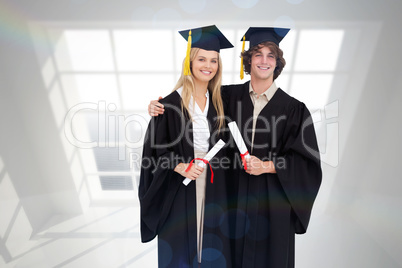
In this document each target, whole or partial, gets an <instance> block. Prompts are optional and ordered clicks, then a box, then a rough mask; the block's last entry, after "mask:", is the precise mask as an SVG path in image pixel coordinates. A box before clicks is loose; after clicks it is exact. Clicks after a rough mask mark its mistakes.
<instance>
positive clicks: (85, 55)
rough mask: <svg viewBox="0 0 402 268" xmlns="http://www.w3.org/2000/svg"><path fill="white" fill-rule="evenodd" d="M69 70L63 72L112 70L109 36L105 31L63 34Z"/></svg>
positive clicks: (78, 31)
mask: <svg viewBox="0 0 402 268" xmlns="http://www.w3.org/2000/svg"><path fill="white" fill-rule="evenodd" d="M64 36H65V39H66V43H67V49H68V52H69V54H70V60H71V69H67V70H63V71H75V72H77V71H78V72H79V71H112V70H114V65H113V58H112V48H111V42H110V34H109V32H108V31H105V30H87V31H84V30H68V31H65V32H64Z"/></svg>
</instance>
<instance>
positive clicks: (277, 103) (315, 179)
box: [149, 27, 322, 268]
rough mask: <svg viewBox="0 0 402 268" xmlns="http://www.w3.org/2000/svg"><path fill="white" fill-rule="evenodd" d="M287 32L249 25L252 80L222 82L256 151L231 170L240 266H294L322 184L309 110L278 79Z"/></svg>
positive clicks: (246, 56) (246, 57)
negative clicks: (297, 236) (297, 246)
mask: <svg viewBox="0 0 402 268" xmlns="http://www.w3.org/2000/svg"><path fill="white" fill-rule="evenodd" d="M288 31H289V29H283V28H257V27H252V28H249V30H248V31H247V32H246V34H245V40H246V41H249V42H250V48H249V50H248V51H245V52H243V53H242V57H243V64H244V69H245V71H246V73H248V74H250V76H251V80H250V81H248V82H246V83H244V84H240V85H229V86H223V87H222V99H223V101H224V102H225V105H226V107H225V115H227V116H229V117H230V118H231V119H232V120H233V121H236V123H237V125H238V127H239V130H240V132H241V134H242V136H243V139H244V141H245V144H246V146H247V149H248V152H249V154H250V158H249V159H247V161H246V165H245V166H244V168H243V167H241V166H239V165H236V163H235V166H234V172H233V174H234V175H235V178H234V180H233V181H234V183H235V184H236V186H235V192H236V196H235V198H236V200H237V203H236V210H235V211H236V212H235V214H236V216H235V217H234V218H235V220H234V222H233V223H232V225H233V227H234V229H235V232H234V233H233V234H232V238H233V239H234V248H235V254H234V255H235V260H233V262H234V267H274V268H276V267H280V268H282V267H286V268H287V267H294V255H295V253H294V247H295V233H297V234H303V233H305V232H306V230H307V226H308V223H309V219H310V214H311V210H312V206H313V202H314V200H315V197H316V195H317V193H318V189H319V187H320V184H321V177H322V173H321V166H320V159H319V151H318V146H317V141H316V136H315V131H314V126H313V123H312V119H311V116H310V113H309V111H308V109H307V107H306V106H305V105H304V104H303V103H302V102H300V101H298V100H296V99H294V98H292V97H291V96H289V95H288V94H286V93H285V92H284V91H283V90H281V89H280V88H277V87H276V85H275V82H274V80H275V79H276V78H277V77H278V76H279V75H280V73H281V72H282V69H283V67H284V66H285V60H284V59H283V52H282V50H281V49H280V48H279V43H280V41H281V40H282V39H283V37H284V36H285V35H286V34H287V33H288ZM151 104H155V102H151ZM151 108H152V109H151ZM149 110H150V114H151V115H153V114H155V113H158V112H160V111H159V110H158V109H155V106H153V105H150V107H149ZM152 110H153V111H152ZM237 159H238V158H237Z"/></svg>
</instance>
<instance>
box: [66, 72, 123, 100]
mask: <svg viewBox="0 0 402 268" xmlns="http://www.w3.org/2000/svg"><path fill="white" fill-rule="evenodd" d="M66 76H70V75H66ZM71 78H72V79H74V80H75V83H76V87H77V91H78V94H79V101H80V102H92V103H98V102H99V101H106V103H107V104H109V103H115V104H116V105H117V107H119V106H120V105H119V97H118V91H117V86H116V77H115V75H110V74H76V75H73V76H71Z"/></svg>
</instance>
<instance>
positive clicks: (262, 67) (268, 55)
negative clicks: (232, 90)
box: [250, 46, 276, 83]
mask: <svg viewBox="0 0 402 268" xmlns="http://www.w3.org/2000/svg"><path fill="white" fill-rule="evenodd" d="M275 68H276V58H275V56H274V54H273V53H272V52H271V50H270V49H269V48H268V47H266V46H264V47H261V48H260V49H258V50H257V51H255V52H254V53H253V54H252V56H251V60H250V75H251V79H252V80H254V81H256V80H264V81H270V82H271V83H272V82H273V80H274V71H275Z"/></svg>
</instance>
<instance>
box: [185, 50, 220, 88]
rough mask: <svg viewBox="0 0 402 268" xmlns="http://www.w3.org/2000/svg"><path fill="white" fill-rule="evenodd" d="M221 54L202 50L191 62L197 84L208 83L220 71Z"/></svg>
mask: <svg viewBox="0 0 402 268" xmlns="http://www.w3.org/2000/svg"><path fill="white" fill-rule="evenodd" d="M218 62H219V53H218V52H216V51H212V50H204V49H200V50H199V51H198V53H197V55H196V56H195V58H194V60H193V61H192V62H191V73H192V75H193V77H194V80H195V82H197V83H207V84H208V82H209V81H210V80H211V79H212V78H214V76H215V75H216V73H217V71H218V66H219V64H218Z"/></svg>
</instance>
